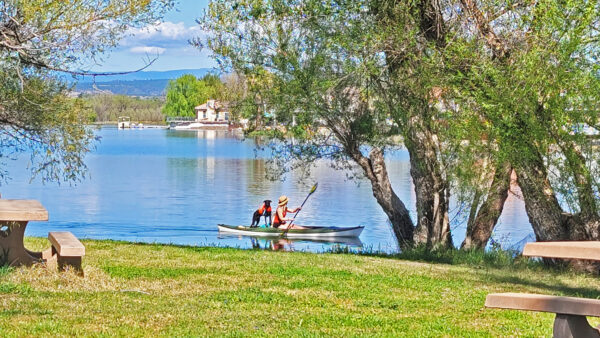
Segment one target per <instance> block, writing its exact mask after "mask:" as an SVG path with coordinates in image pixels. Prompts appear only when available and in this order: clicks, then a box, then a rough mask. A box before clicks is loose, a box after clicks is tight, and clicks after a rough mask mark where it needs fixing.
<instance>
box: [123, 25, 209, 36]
mask: <svg viewBox="0 0 600 338" xmlns="http://www.w3.org/2000/svg"><path fill="white" fill-rule="evenodd" d="M200 32H201V29H200V27H199V26H197V25H195V26H191V27H186V26H185V23H183V22H177V23H175V22H171V21H165V22H158V23H155V24H153V25H148V26H146V27H141V28H131V29H129V30H128V35H130V36H131V38H132V39H135V40H156V39H158V40H181V39H186V40H187V39H190V38H192V37H195V36H196V35H198V34H199V33H200Z"/></svg>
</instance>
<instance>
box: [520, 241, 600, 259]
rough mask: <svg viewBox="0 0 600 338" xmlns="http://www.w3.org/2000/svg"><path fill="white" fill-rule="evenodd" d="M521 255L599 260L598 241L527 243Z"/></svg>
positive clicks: (599, 243)
mask: <svg viewBox="0 0 600 338" xmlns="http://www.w3.org/2000/svg"><path fill="white" fill-rule="evenodd" d="M523 256H529V257H547V258H563V259H587V260H600V241H563V242H534V243H527V244H526V245H525V248H523Z"/></svg>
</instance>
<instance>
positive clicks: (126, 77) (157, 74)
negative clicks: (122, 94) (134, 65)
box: [78, 68, 214, 83]
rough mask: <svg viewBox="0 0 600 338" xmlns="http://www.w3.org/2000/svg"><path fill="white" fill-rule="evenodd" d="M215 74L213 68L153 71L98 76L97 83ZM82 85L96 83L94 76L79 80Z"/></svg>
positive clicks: (170, 78)
mask: <svg viewBox="0 0 600 338" xmlns="http://www.w3.org/2000/svg"><path fill="white" fill-rule="evenodd" d="M211 72H214V69H212V68H198V69H177V70H167V71H151V72H146V71H142V72H135V73H129V74H123V75H109V76H96V83H98V82H114V81H137V80H172V79H176V78H178V77H180V76H181V75H184V74H192V75H196V76H197V77H203V76H204V75H206V74H208V73H211ZM78 81H79V82H80V83H84V82H94V78H93V77H92V76H85V77H80V78H78Z"/></svg>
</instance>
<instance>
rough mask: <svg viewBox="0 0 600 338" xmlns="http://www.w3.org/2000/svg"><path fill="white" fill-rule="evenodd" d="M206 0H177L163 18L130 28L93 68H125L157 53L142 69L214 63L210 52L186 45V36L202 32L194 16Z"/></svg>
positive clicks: (159, 69) (99, 69)
mask: <svg viewBox="0 0 600 338" xmlns="http://www.w3.org/2000/svg"><path fill="white" fill-rule="evenodd" d="M207 4H208V0H178V3H177V4H176V5H175V8H174V9H173V10H171V11H170V12H169V13H167V14H166V16H165V18H164V21H163V22H162V23H159V24H155V25H150V26H148V27H146V28H144V29H131V30H130V32H129V33H130V36H127V37H125V38H124V39H123V40H121V41H120V42H119V46H118V47H117V48H115V49H113V50H111V51H110V52H108V53H106V54H105V55H104V56H103V60H102V61H101V64H100V65H97V66H94V67H92V69H93V70H94V71H103V72H106V71H128V70H135V69H138V68H141V67H143V66H144V65H145V64H146V61H145V60H147V59H148V56H150V57H151V58H153V57H155V56H156V55H158V56H159V57H158V60H156V61H155V62H154V63H153V64H152V65H151V66H150V67H148V68H147V69H145V70H156V71H162V70H174V69H189V68H211V67H214V66H215V65H216V64H215V63H214V62H213V61H212V60H211V59H210V56H209V55H210V53H209V52H208V51H206V50H203V51H200V50H198V49H197V48H195V47H193V46H190V45H189V43H188V40H189V39H190V38H193V37H197V36H200V35H202V31H201V30H200V28H199V26H198V24H197V23H196V21H195V20H196V19H197V18H199V17H200V16H201V15H202V13H203V10H204V9H205V8H206V7H207Z"/></svg>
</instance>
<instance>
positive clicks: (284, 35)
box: [200, 0, 503, 248]
mask: <svg viewBox="0 0 600 338" xmlns="http://www.w3.org/2000/svg"><path fill="white" fill-rule="evenodd" d="M448 8H449V9H450V12H452V13H453V11H452V9H453V6H452V4H449V3H442V1H437V0H422V1H416V0H415V1H403V2H398V1H386V0H382V1H377V0H373V1H371V0H365V1H333V2H322V1H301V2H300V1H280V0H265V1H241V0H238V1H234V0H220V1H212V2H211V3H210V6H209V10H208V12H207V14H206V16H205V17H204V18H203V20H200V22H201V23H202V24H203V25H204V28H205V29H206V30H208V31H210V32H211V37H210V38H209V40H208V46H209V47H210V48H211V49H212V50H213V51H214V53H215V55H216V57H217V59H218V61H219V62H220V63H221V64H222V65H223V66H224V68H225V69H226V70H235V71H236V72H239V73H242V74H245V75H247V76H252V75H254V74H264V73H268V74H271V77H272V81H270V82H269V88H268V90H263V91H262V92H263V93H264V95H265V96H266V97H265V101H266V102H267V103H268V106H269V109H271V110H273V111H274V112H275V113H276V116H277V120H278V122H280V123H282V124H285V125H286V126H287V127H288V128H287V129H288V133H289V134H291V135H293V136H294V139H293V142H292V141H291V140H290V139H286V138H282V139H281V142H283V144H284V145H283V146H281V147H278V151H277V152H276V153H275V154H276V156H275V161H276V162H277V164H279V166H278V168H279V169H281V170H286V169H290V168H295V167H301V166H305V165H306V164H312V163H314V162H315V160H317V159H321V158H328V159H331V160H333V161H332V162H331V163H333V165H334V166H335V167H337V168H342V169H348V170H353V169H356V168H358V171H359V173H360V174H362V175H364V176H365V177H366V178H367V179H368V180H369V181H370V183H371V186H372V190H373V195H374V197H375V198H376V200H377V202H378V203H379V205H380V206H381V207H382V209H383V211H384V212H385V213H386V215H387V216H388V218H389V220H390V223H391V225H392V228H393V230H394V233H395V235H396V237H397V239H398V241H399V243H400V246H401V247H405V246H408V245H412V244H413V243H414V242H416V243H418V244H425V245H427V246H428V247H429V248H433V247H440V246H442V247H447V246H450V245H451V236H450V228H449V217H448V209H449V199H450V188H451V187H450V183H449V179H450V177H451V176H450V175H449V174H448V172H447V168H449V167H450V163H448V162H447V161H451V160H452V159H451V156H448V154H451V152H449V151H447V149H445V147H446V145H445V144H444V140H443V138H444V136H443V135H444V133H445V132H446V131H447V124H448V123H447V117H448V114H447V113H446V112H445V110H446V109H445V108H443V107H440V105H439V104H437V103H440V101H441V96H440V93H441V91H440V89H443V88H444V87H445V84H444V81H445V80H444V79H445V76H444V72H445V66H444V57H443V52H444V50H445V49H446V48H447V41H448V39H449V38H452V37H453V34H454V33H453V31H452V30H455V29H458V28H460V27H459V26H456V25H454V23H453V21H454V22H456V21H457V20H456V18H455V17H453V16H452V15H450V16H448V15H446V14H445V13H446V12H447V11H446V9H448ZM451 33H452V34H451ZM399 139H400V140H402V142H403V144H404V145H405V146H406V148H407V149H408V152H409V154H410V163H411V176H412V179H413V182H414V185H415V195H416V200H417V202H416V209H417V219H416V226H415V223H414V222H413V220H412V219H411V217H410V215H409V212H408V210H407V208H406V206H405V204H404V203H403V202H402V201H401V200H400V198H399V197H398V196H397V194H396V193H395V192H394V190H393V189H392V185H391V182H390V178H389V176H388V173H387V168H386V164H385V161H384V154H385V152H386V151H388V150H389V149H390V148H393V147H396V146H398V140H399ZM290 164H291V165H290ZM491 195H492V194H488V196H491ZM502 202H503V201H502ZM501 204H503V203H501ZM493 208H494V206H491V207H490V208H488V209H493ZM494 224H495V222H494Z"/></svg>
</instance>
